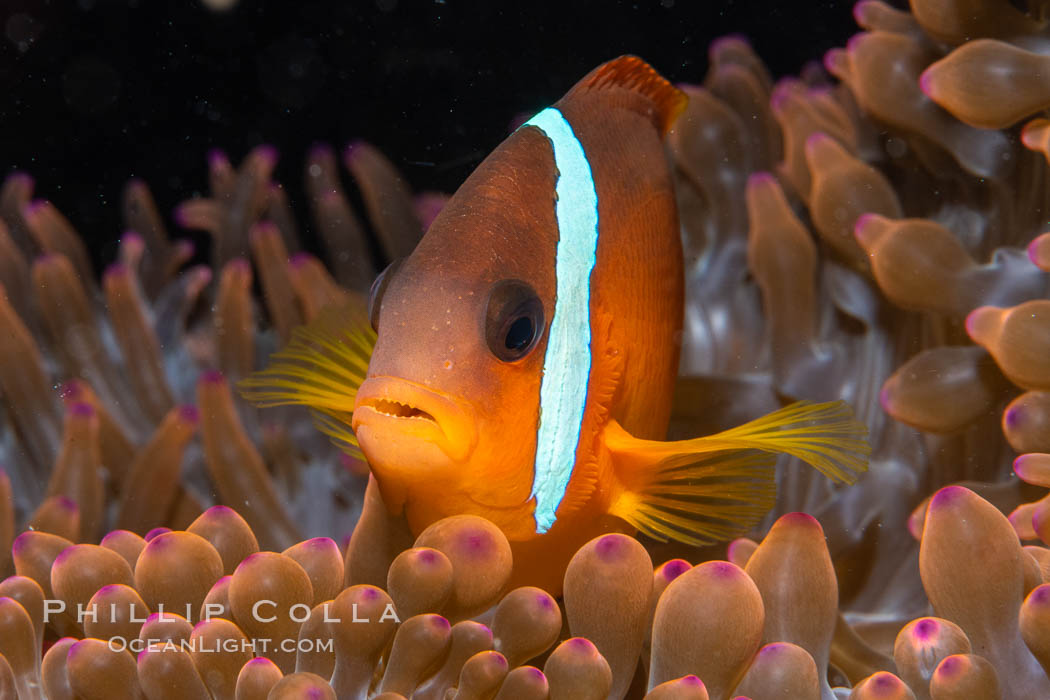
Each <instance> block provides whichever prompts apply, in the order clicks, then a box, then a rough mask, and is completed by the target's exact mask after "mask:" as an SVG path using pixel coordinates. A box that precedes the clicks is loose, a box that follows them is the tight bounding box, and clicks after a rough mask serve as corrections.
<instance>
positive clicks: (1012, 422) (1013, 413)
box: [1003, 406, 1024, 429]
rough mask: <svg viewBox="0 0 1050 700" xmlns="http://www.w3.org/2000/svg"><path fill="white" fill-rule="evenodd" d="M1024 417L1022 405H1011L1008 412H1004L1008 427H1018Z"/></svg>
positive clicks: (1004, 419)
mask: <svg viewBox="0 0 1050 700" xmlns="http://www.w3.org/2000/svg"><path fill="white" fill-rule="evenodd" d="M1023 419H1024V409H1023V408H1022V407H1020V406H1011V407H1010V408H1008V409H1006V413H1004V414H1003V421H1004V422H1005V423H1006V427H1008V428H1014V429H1016V428H1017V427H1018V426H1019V425H1020V424H1021V421H1022V420H1023Z"/></svg>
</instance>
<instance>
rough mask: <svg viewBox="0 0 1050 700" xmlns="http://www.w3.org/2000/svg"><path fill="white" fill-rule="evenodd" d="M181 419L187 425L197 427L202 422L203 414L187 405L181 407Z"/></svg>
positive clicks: (194, 407)
mask: <svg viewBox="0 0 1050 700" xmlns="http://www.w3.org/2000/svg"><path fill="white" fill-rule="evenodd" d="M179 418H181V419H182V420H183V421H185V422H187V423H191V424H193V425H196V424H197V422H198V421H200V418H201V413H200V411H199V410H197V407H196V406H194V405H193V404H189V403H187V404H183V405H181V406H179Z"/></svg>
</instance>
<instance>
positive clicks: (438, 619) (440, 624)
mask: <svg viewBox="0 0 1050 700" xmlns="http://www.w3.org/2000/svg"><path fill="white" fill-rule="evenodd" d="M430 623H431V624H432V625H434V627H436V628H438V629H440V630H447V629H452V623H450V622H449V621H448V619H447V618H444V617H442V616H441V615H434V616H433V617H432V618H430Z"/></svg>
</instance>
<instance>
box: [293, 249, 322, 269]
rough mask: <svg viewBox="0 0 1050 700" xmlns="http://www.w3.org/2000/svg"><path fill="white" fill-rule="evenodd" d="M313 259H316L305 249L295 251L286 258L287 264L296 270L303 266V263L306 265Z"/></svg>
mask: <svg viewBox="0 0 1050 700" xmlns="http://www.w3.org/2000/svg"><path fill="white" fill-rule="evenodd" d="M313 260H316V258H315V257H314V256H312V255H310V254H309V253H307V252H305V251H300V252H298V253H295V254H294V255H292V257H291V258H289V259H288V264H289V265H291V266H292V268H294V269H296V270H298V269H300V268H301V267H303V265H306V264H308V263H310V262H312V261H313Z"/></svg>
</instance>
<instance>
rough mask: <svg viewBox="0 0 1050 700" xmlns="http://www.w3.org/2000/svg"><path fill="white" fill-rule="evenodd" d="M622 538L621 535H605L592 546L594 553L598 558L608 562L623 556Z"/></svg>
mask: <svg viewBox="0 0 1050 700" xmlns="http://www.w3.org/2000/svg"><path fill="white" fill-rule="evenodd" d="M623 538H624V536H623V535H616V534H613V535H605V536H603V537H600V538H599V539H598V541H597V542H596V543H595V545H594V549H595V551H596V552H597V553H598V557H599V558H601V559H604V560H606V561H608V560H609V559H615V558H617V557H619V556H620V555H621V554H623V551H624V541H623Z"/></svg>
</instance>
